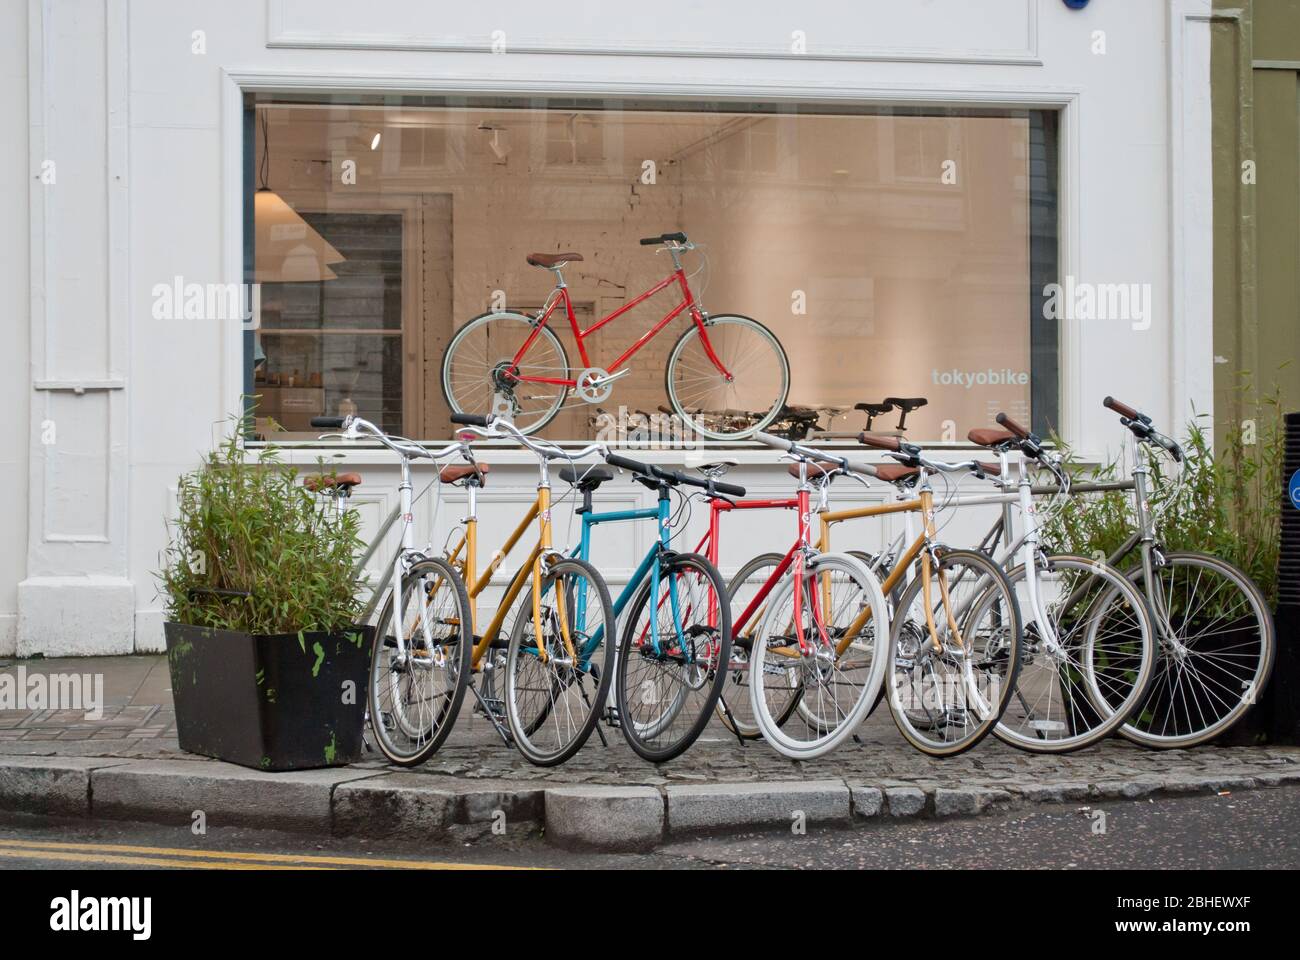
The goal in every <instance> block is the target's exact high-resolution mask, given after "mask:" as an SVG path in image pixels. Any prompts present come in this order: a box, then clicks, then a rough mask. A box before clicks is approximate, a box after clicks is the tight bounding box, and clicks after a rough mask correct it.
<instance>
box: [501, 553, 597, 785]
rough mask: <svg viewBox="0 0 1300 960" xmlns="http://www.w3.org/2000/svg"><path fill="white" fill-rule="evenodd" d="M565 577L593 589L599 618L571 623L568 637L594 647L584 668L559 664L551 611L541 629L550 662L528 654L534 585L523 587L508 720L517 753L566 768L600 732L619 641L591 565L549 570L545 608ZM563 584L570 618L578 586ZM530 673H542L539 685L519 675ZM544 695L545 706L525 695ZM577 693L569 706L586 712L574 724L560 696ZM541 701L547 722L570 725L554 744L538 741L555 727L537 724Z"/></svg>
mask: <svg viewBox="0 0 1300 960" xmlns="http://www.w3.org/2000/svg"><path fill="white" fill-rule="evenodd" d="M564 577H573V578H574V579H575V580H576V579H577V578H582V579H583V580H585V582H586V583H587V585H588V587H589V590H588V591H587V593H586V602H587V604H588V610H589V611H590V610H591V608H592V607H593V606H594V607H595V608H596V612H595V615H594V616H592V615H590V613H589V615H588V617H587V619H586V621H585V623H583V624H576V623H574V622H572V621H571V622H570V623H569V632H570V635H571V636H572V635H574V634H575V633H576V634H578V635H581V637H582V639H583V646H584V647H585V646H587V645H588V644H590V645H591V646H592V647H593V649H591V650H590V651H589V652H588V653H587V655H586V656H585V658H584V662H583V664H582V665H581V666H577V665H572V666H570V665H564V664H561V663H560V662H559V660H561V659H564V658H563V657H560V658H557V657H555V656H554V655H552V654H551V651H552V650H553V649H557V648H562V642H558V639H557V637H556V635H555V634H554V633H553V632H552V631H553V630H554V629H555V626H556V624H555V623H554V618H552V617H551V616H550V614H549V608H548V610H544V611H543V618H544V619H545V621H546V622H545V623H544V624H543V630H545V631H546V636H545V637H544V638H543V640H544V643H545V644H546V649H547V651H548V659H547V660H546V661H545V662H543V661H542V659H541V657H540V656H538V655H537V654H536V653H530V652H529V648H527V645H528V644H529V643H532V644H533V646H532V647H531V649H532V650H536V649H537V646H536V643H535V641H534V640H533V638H532V635H531V633H530V631H531V630H532V628H533V610H532V588H531V586H530V585H525V587H524V591H523V593H521V594H520V598H519V611H518V613H517V614H516V615H515V621H514V627H513V629H512V630H511V632H510V645H509V647H507V649H506V681H505V700H506V719H507V721H508V722H509V724H510V733H511V736H512V737H513V738H514V741H515V746H517V747H518V748H519V752H520V753H522V754H523V755H524V757H525V758H527V759H528V761H529V762H531V763H534V764H536V765H537V766H539V767H551V766H556V765H557V764H561V763H564V761H566V760H568V759H569V758H570V757H572V756H573V755H574V754H575V753H577V752H578V751H579V750H581V749H582V746H583V744H585V743H586V742H587V738H588V737H590V736H591V731H592V730H594V729H595V728H596V723H597V721H599V720H600V719H601V716H602V715H603V714H604V712H605V701H606V699H607V698H608V696H609V684H610V676H611V674H612V673H613V669H612V667H613V657H614V644H615V643H616V642H617V637H616V634H615V630H617V629H618V625H617V620H616V618H615V617H614V602H613V601H612V600H611V599H610V597H609V587H607V586H606V584H605V580H604V578H603V577H602V576H601V575H600V574H599V573H598V572H597V571H596V568H595V567H593V566H592V565H591V564H589V563H586V562H584V561H582V560H576V559H573V558H565V559H562V560H557V561H555V563H553V564H551V565H550V568H549V569H548V570H547V573H546V579H545V581H544V582H543V583H542V591H543V603H544V604H545V598H546V597H553V596H555V595H556V591H555V583H556V580H557V579H560V578H564ZM565 582H566V584H568V585H567V586H566V587H565V596H566V598H567V599H566V600H565V601H564V602H565V604H566V606H565V609H566V611H570V613H569V614H566V616H569V615H571V612H572V611H573V610H574V604H575V603H576V599H575V597H576V587H575V586H574V585H573V584H571V583H568V581H565ZM575 627H582V629H578V630H575V629H574V628H575ZM530 669H531V670H534V671H537V672H538V673H539V679H538V681H537V684H536V686H530V685H528V683H527V681H521V680H520V671H523V670H530ZM521 684H522V685H521ZM542 690H544V691H545V693H544V694H543V696H544V701H533V700H532V699H530V698H529V697H528V696H527V695H528V694H529V693H536V692H538V691H542ZM575 693H576V697H574V699H573V700H572V701H571V706H579V705H580V706H581V708H582V709H583V710H584V715H583V717H582V719H581V721H580V722H578V723H577V724H576V725H574V724H572V722H571V719H572V717H573V715H574V711H573V710H572V709H569V708H566V709H564V710H556V709H555V700H556V698H557V697H562V696H571V697H573V696H574V694H575ZM542 702H545V703H546V710H545V714H544V717H543V719H546V718H550V717H564V718H566V722H567V723H568V726H567V728H566V729H565V730H563V731H557V735H556V738H555V742H554V743H547V742H543V740H542V738H541V737H540V736H539V734H541V733H543V732H544V731H548V730H551V729H552V728H553V727H555V726H556V725H557V724H555V723H548V722H541V723H539V722H537V721H538V718H539V715H540V714H542V710H541V708H540V706H539V704H540V703H542ZM579 702H580V704H579Z"/></svg>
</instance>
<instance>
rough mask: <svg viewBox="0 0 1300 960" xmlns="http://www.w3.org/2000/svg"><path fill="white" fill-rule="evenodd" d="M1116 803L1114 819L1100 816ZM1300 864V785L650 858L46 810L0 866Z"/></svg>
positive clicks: (700, 844)
mask: <svg viewBox="0 0 1300 960" xmlns="http://www.w3.org/2000/svg"><path fill="white" fill-rule="evenodd" d="M1099 813H1100V814H1104V832H1101V829H1100V827H1101V826H1102V820H1101V818H1100V817H1099V816H1098V814H1099ZM150 867H159V868H174V869H176V868H179V869H228V868H232V867H238V868H251V869H261V870H266V869H285V868H288V869H302V868H317V869H355V868H391V867H410V868H418V869H431V870H437V869H463V868H466V867H469V868H474V867H525V868H527V867H548V868H559V869H573V868H584V867H598V868H615V869H621V868H640V869H675V868H685V869H709V868H719V867H731V868H742V869H743V868H760V869H761V868H776V869H808V868H845V869H887V868H900V867H901V868H967V869H986V868H1011V869H1032V868H1065V869H1090V870H1092V869H1117V868H1120V869H1122V868H1140V869H1172V870H1187V869H1203V870H1226V869H1243V868H1244V869H1250V868H1255V869H1261V868H1264V869H1296V868H1300V787H1284V788H1278V789H1273V790H1253V791H1246V792H1242V793H1236V794H1230V795H1227V796H1191V797H1174V798H1169V797H1165V798H1160V799H1156V800H1138V801H1115V802H1111V803H1105V804H1097V805H1093V806H1089V807H1085V806H1083V805H1081V804H1060V805H1045V806H1040V807H1037V808H1034V809H1032V810H1028V811H1024V812H1020V813H1017V814H1012V815H1008V814H1003V815H994V816H984V817H978V818H973V819H963V820H907V821H902V822H898V823H893V822H890V821H888V820H882V821H879V822H875V823H870V824H865V825H862V826H859V827H853V828H816V827H813V828H810V829H809V831H808V833H807V834H806V835H802V836H796V835H793V834H789V833H747V834H739V835H731V836H727V837H700V838H697V839H694V840H690V841H687V842H679V843H674V844H671V845H669V846H666V847H664V848H662V849H660V850H658V851H655V852H654V853H650V854H640V855H610V854H579V853H570V852H566V851H562V850H557V849H555V848H553V847H550V846H548V845H547V844H545V843H544V842H542V841H540V840H538V839H535V838H533V839H513V840H505V839H485V840H481V841H479V842H477V843H473V844H456V845H440V846H425V847H419V848H417V847H413V846H412V845H411V844H410V843H409V842H408V843H402V842H400V841H373V840H372V841H366V840H359V839H346V840H341V839H335V838H321V839H319V840H316V839H310V838H304V837H303V836H302V835H295V834H283V833H276V832H272V831H262V830H250V829H236V828H224V829H220V830H213V831H211V832H210V833H209V834H208V835H207V836H204V837H196V836H194V835H193V834H192V833H191V832H190V830H189V829H188V828H187V827H169V826H157V825H150V824H126V823H123V824H113V823H92V824H86V823H84V822H76V823H67V822H65V823H62V824H55V823H51V822H49V821H43V820H34V819H31V820H23V821H17V820H15V821H10V822H8V823H5V824H0V869H42V868H62V869H67V868H79V869H133V868H134V869H140V868H150Z"/></svg>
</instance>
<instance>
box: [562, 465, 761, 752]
mask: <svg viewBox="0 0 1300 960" xmlns="http://www.w3.org/2000/svg"><path fill="white" fill-rule="evenodd" d="M605 460H606V462H607V463H609V464H610V465H611V466H614V467H619V468H620V469H624V470H628V471H630V472H631V473H632V476H633V479H634V480H636V481H637V482H638V483H641V484H643V485H644V486H646V487H648V488H649V489H651V490H654V491H656V492H657V494H658V503H657V504H656V505H655V506H654V507H647V508H644V509H639V510H613V511H609V512H606V513H597V512H596V511H595V510H594V509H593V506H592V494H593V493H594V492H595V491H596V489H597V488H598V487H599V486H600V485H601V484H602V483H605V482H607V481H609V480H612V479H613V478H614V473H613V471H612V470H610V469H608V468H606V467H599V466H596V467H589V468H583V467H578V466H573V465H571V466H568V467H565V468H563V469H561V470H560V477H561V479H563V480H566V481H568V482H569V483H571V484H573V485H575V486H576V487H577V488H578V491H579V492H580V493H581V494H582V505H581V506H580V507H579V508H578V510H577V512H578V514H579V515H580V516H581V517H582V536H581V539H580V541H579V543H578V546H577V547H576V548H575V549H574V551H573V556H574V557H576V558H577V559H579V560H582V561H584V562H590V556H591V535H592V530H593V529H594V528H595V527H597V526H600V525H602V524H610V523H626V522H632V521H638V520H654V521H656V523H657V524H658V531H659V536H658V537H657V538H656V541H655V543H654V545H653V546H652V547H651V548H650V549H649V550H648V551H646V555H645V557H644V558H643V559H642V560H641V563H640V564H639V565H638V566H637V568H636V571H635V572H634V573H633V574H632V576H631V578H630V579H629V580H628V584H627V586H626V587H624V588H623V591H622V592H621V593H620V594H619V595H618V598H617V599H616V600H615V601H614V616H615V617H619V618H622V617H623V612H624V611H625V610H626V611H627V617H626V618H623V619H622V623H623V628H622V635H621V637H620V641H619V645H618V650H617V653H616V655H615V668H614V669H615V684H614V689H615V708H614V711H613V712H612V715H611V718H612V719H613V720H615V721H616V723H617V725H618V726H619V728H620V729H622V731H623V735H624V736H625V737H626V738H627V742H628V744H629V745H630V746H631V747H632V749H633V750H635V751H636V752H637V754H638V755H640V756H641V757H643V758H644V759H646V760H649V761H651V762H653V763H663V762H665V761H668V760H671V759H673V758H674V757H677V756H679V755H680V754H681V753H682V752H683V751H685V750H686V749H687V748H688V747H690V745H691V744H692V743H694V742H695V740H696V738H697V737H699V735H700V734H701V733H702V732H703V731H704V728H705V727H706V726H708V723H709V718H710V717H711V716H712V715H713V711H714V708H715V707H716V706H717V704H718V698H719V697H720V696H721V694H722V686H723V683H724V681H725V680H726V666H727V664H728V662H729V661H730V657H731V610H730V604H729V603H728V602H727V599H726V598H727V588H726V584H725V583H724V582H723V580H722V576H721V574H719V573H718V570H717V568H716V567H714V566H713V564H712V563H710V562H709V561H708V560H707V559H706V558H705V557H703V556H701V555H699V554H698V553H679V552H677V551H674V550H673V549H672V547H671V540H672V526H671V521H672V499H671V496H672V491H673V490H674V488H676V487H679V486H682V485H686V486H694V487H700V488H701V489H703V490H705V491H707V492H708V494H709V496H726V497H743V496H744V495H745V488H744V487H740V486H737V485H735V484H729V483H720V482H718V481H716V480H710V479H705V478H703V477H695V476H691V475H689V474H684V473H682V472H680V471H669V470H664V469H663V468H661V467H657V466H654V465H653V464H647V463H640V462H638V461H636V460H629V459H628V458H626V457H622V456H619V455H618V454H613V453H608V454H606V455H605ZM720 601H721V602H720ZM579 602H581V600H579ZM724 708H725V707H724Z"/></svg>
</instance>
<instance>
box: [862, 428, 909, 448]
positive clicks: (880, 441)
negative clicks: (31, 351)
mask: <svg viewBox="0 0 1300 960" xmlns="http://www.w3.org/2000/svg"><path fill="white" fill-rule="evenodd" d="M858 443H860V444H862V445H863V446H866V447H875V448H876V449H877V450H889V451H892V452H893V453H898V452H899V451H900V450H901V449H902V447H900V446H899V443H898V437H886V436H882V435H881V434H879V433H865V432H864V433H859V434H858Z"/></svg>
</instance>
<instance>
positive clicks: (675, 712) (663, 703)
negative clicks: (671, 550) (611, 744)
mask: <svg viewBox="0 0 1300 960" xmlns="http://www.w3.org/2000/svg"><path fill="white" fill-rule="evenodd" d="M660 574H661V575H660V578H659V581H658V583H652V582H651V578H650V577H647V578H646V580H645V582H644V583H643V584H642V585H641V588H640V589H639V590H638V591H637V592H636V595H635V597H634V598H633V600H632V605H631V607H630V608H629V611H628V615H627V619H626V620H625V621H624V626H623V639H622V643H621V644H620V646H619V652H618V659H617V664H618V666H617V668H616V669H617V672H618V681H617V683H616V684H615V692H616V695H617V703H618V721H619V726H620V727H621V728H622V730H623V736H624V737H625V738H626V739H627V742H628V745H629V746H631V747H632V749H633V750H635V751H636V752H637V754H638V755H639V756H641V757H642V758H643V759H646V760H649V761H650V762H651V763H664V762H666V761H668V760H671V759H673V758H674V757H676V756H679V755H680V754H681V753H682V752H683V751H685V750H686V749H687V748H688V747H690V745H691V744H692V743H694V742H695V740H696V738H697V737H699V735H700V734H701V733H703V732H704V728H705V727H706V726H707V725H708V723H709V717H710V716H712V714H713V709H714V707H715V705H716V704H717V702H718V695H719V693H721V691H722V685H723V683H724V682H725V681H726V671H725V669H724V668H725V666H726V665H727V663H728V661H729V659H730V656H731V611H730V610H729V609H728V606H727V603H726V590H725V588H724V587H723V585H722V576H721V574H719V573H718V571H717V569H715V568H714V566H713V564H711V563H709V561H708V560H706V559H705V558H704V557H701V556H699V555H698V554H693V553H682V554H678V555H676V556H675V557H673V558H672V559H671V561H669V562H667V563H662V564H661V570H660ZM713 611H717V617H716V619H717V623H716V624H714V625H712V626H711V625H710V624H709V619H710V613H711V612H713ZM652 617H653V619H654V623H655V625H656V626H657V629H658V639H659V645H658V649H656V648H655V644H654V634H653V633H652V631H651V618H652Z"/></svg>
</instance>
